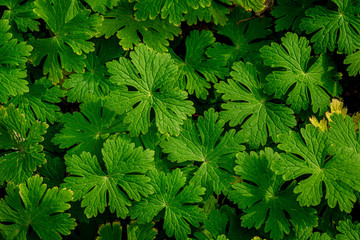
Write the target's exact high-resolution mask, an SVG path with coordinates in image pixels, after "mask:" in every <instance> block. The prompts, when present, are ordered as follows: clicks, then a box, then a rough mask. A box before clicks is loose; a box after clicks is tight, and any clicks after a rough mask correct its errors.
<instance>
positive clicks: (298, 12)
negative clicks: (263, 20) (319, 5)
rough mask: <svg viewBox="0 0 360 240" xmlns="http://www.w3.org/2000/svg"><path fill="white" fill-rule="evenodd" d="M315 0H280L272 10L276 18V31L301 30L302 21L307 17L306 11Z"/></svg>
mask: <svg viewBox="0 0 360 240" xmlns="http://www.w3.org/2000/svg"><path fill="white" fill-rule="evenodd" d="M314 1H315V0H303V1H296V0H290V1H289V0H278V1H277V5H276V6H275V7H274V9H273V10H272V11H271V12H270V13H271V15H272V16H274V17H275V18H277V19H276V21H275V31H277V32H279V31H283V30H292V31H295V32H299V31H300V27H299V25H300V21H301V19H302V18H303V17H305V11H306V10H307V9H309V8H310V7H312V6H313V5H312V3H313V2H314Z"/></svg>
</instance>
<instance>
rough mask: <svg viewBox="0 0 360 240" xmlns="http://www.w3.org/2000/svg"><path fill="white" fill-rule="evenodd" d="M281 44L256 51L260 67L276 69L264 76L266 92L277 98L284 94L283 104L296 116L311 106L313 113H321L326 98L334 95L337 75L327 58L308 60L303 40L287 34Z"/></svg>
mask: <svg viewBox="0 0 360 240" xmlns="http://www.w3.org/2000/svg"><path fill="white" fill-rule="evenodd" d="M281 41H282V44H281V45H280V44H278V43H272V44H271V46H264V47H262V48H261V49H260V52H261V53H262V57H263V58H264V64H265V65H267V66H271V67H272V68H276V70H275V71H273V72H272V73H271V74H269V75H268V76H267V77H266V80H267V81H268V84H267V85H266V86H265V88H266V90H267V92H269V93H270V94H273V93H275V97H277V98H279V97H282V96H284V95H285V96H286V98H287V100H286V103H287V104H289V105H290V104H291V108H292V109H293V110H294V111H295V112H296V113H299V112H300V111H301V110H302V109H303V110H307V109H308V108H309V107H311V106H312V111H313V112H314V113H316V112H318V111H319V112H320V114H323V113H324V112H325V110H326V109H327V107H328V105H329V103H330V97H331V96H336V95H337V94H338V91H339V89H338V88H339V86H338V85H337V82H336V80H337V79H338V77H339V75H338V74H337V73H336V71H335V69H334V67H333V66H332V64H331V63H330V61H329V59H328V58H327V56H325V55H320V56H319V58H315V59H312V58H311V55H310V54H311V47H310V46H309V41H308V40H307V39H306V38H305V37H300V38H299V36H298V35H297V34H295V33H290V32H289V33H286V34H285V37H283V38H281ZM310 60H311V61H310Z"/></svg>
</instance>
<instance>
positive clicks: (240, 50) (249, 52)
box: [206, 8, 271, 67]
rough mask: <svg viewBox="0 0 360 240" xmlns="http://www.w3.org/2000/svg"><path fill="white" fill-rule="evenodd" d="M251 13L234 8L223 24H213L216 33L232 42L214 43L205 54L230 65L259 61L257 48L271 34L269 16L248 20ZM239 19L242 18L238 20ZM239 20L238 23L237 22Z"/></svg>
mask: <svg viewBox="0 0 360 240" xmlns="http://www.w3.org/2000/svg"><path fill="white" fill-rule="evenodd" d="M250 17H251V13H248V12H245V11H244V10H243V9H241V8H235V9H234V10H233V11H232V13H231V14H230V16H229V21H228V22H227V23H226V25H225V26H215V27H214V28H215V29H216V30H217V34H220V35H222V36H225V37H227V38H229V39H230V40H231V43H232V44H230V45H229V44H226V43H220V42H217V43H215V44H214V45H213V46H212V47H210V48H208V50H207V52H206V54H207V55H208V56H209V57H211V58H213V59H218V61H223V62H226V63H227V66H228V67H231V66H232V65H233V63H234V62H237V61H240V60H243V61H245V62H259V49H260V48H261V47H262V46H263V45H264V44H266V42H265V41H263V40H265V39H266V38H267V36H268V35H269V34H271V30H270V29H269V27H271V20H270V18H255V19H252V20H249V18H250ZM240 20H244V21H241V22H239V21H240ZM238 22H239V24H238Z"/></svg>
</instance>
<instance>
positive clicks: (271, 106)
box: [215, 62, 296, 148]
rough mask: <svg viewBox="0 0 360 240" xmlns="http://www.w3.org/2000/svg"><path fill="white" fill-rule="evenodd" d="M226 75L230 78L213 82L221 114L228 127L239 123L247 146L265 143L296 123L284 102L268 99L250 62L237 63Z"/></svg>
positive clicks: (253, 146) (254, 146)
mask: <svg viewBox="0 0 360 240" xmlns="http://www.w3.org/2000/svg"><path fill="white" fill-rule="evenodd" d="M232 69H233V71H232V72H231V73H230V75H231V76H232V77H233V79H229V80H227V82H225V81H222V82H220V83H218V84H216V85H215V88H216V89H217V91H218V92H219V93H223V94H224V95H223V99H224V100H227V101H228V102H227V103H225V104H222V105H221V106H222V108H224V109H225V111H222V112H221V114H222V116H223V117H224V120H225V121H230V126H236V125H239V124H242V125H241V128H242V129H241V131H240V133H239V134H241V135H243V136H244V138H246V139H248V140H249V145H250V147H251V148H257V147H259V146H260V145H265V144H266V143H267V138H268V136H270V137H271V138H272V139H274V140H275V141H276V138H277V135H278V134H280V133H286V132H288V131H289V130H290V128H292V127H294V126H295V125H296V120H295V117H294V115H293V114H294V112H293V111H292V110H291V109H290V108H288V107H286V106H285V105H284V104H278V103H273V102H271V97H270V96H268V95H266V94H264V92H263V88H262V82H263V81H261V77H260V76H258V73H257V71H256V69H255V67H254V66H253V65H252V64H251V63H247V64H244V63H243V62H237V63H235V64H234V65H233V67H232Z"/></svg>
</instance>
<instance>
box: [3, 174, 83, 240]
mask: <svg viewBox="0 0 360 240" xmlns="http://www.w3.org/2000/svg"><path fill="white" fill-rule="evenodd" d="M42 181H43V180H42V178H41V177H40V176H38V175H36V176H34V177H31V178H29V179H27V180H26V183H21V184H20V185H15V184H14V183H12V182H10V183H8V185H7V188H6V194H7V195H6V196H5V198H3V199H1V200H0V231H1V232H2V233H3V234H4V235H5V238H6V239H8V240H12V239H19V240H26V239H27V237H26V235H27V232H28V231H29V227H31V228H32V230H33V231H34V232H35V233H36V234H37V235H38V236H39V237H40V239H44V240H60V239H62V237H61V235H70V230H73V229H75V226H76V222H75V219H74V218H70V214H69V213H64V212H65V211H66V210H68V209H69V208H70V204H68V202H70V201H71V200H72V195H73V192H72V191H70V190H67V189H64V188H62V189H58V188H57V187H54V188H51V189H48V188H47V186H46V184H42ZM60 234H61V235H60Z"/></svg>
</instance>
